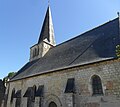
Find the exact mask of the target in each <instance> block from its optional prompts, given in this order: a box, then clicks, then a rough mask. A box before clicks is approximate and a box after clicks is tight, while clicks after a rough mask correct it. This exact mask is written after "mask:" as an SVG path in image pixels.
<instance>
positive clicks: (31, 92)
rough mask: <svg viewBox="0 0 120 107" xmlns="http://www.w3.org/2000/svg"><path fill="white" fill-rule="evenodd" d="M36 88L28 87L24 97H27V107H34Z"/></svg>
mask: <svg viewBox="0 0 120 107" xmlns="http://www.w3.org/2000/svg"><path fill="white" fill-rule="evenodd" d="M35 93H36V86H35V85H34V86H33V87H28V89H27V90H26V92H25V94H24V96H23V97H27V107H34V103H35Z"/></svg>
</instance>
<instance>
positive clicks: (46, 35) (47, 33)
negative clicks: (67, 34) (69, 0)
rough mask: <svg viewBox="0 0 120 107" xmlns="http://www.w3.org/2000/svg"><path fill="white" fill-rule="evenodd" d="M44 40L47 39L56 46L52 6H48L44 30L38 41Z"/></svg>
mask: <svg viewBox="0 0 120 107" xmlns="http://www.w3.org/2000/svg"><path fill="white" fill-rule="evenodd" d="M42 41H45V42H47V43H49V44H50V45H53V46H55V39H54V28H53V22H52V15H51V10H50V6H48V8H47V12H46V15H45V19H44V22H43V26H42V30H41V33H40V37H39V40H38V43H41V42H42Z"/></svg>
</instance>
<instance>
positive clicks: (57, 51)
mask: <svg viewBox="0 0 120 107" xmlns="http://www.w3.org/2000/svg"><path fill="white" fill-rule="evenodd" d="M119 40H120V39H119V18H116V19H114V20H112V21H109V22H107V23H105V24H103V25H101V26H99V27H97V28H94V29H92V30H90V31H88V32H85V33H83V34H81V35H79V36H77V37H75V38H73V39H71V40H68V41H66V42H64V43H62V44H59V45H57V46H55V47H54V48H52V49H50V50H49V51H48V53H47V54H46V55H45V56H44V57H42V58H40V59H38V60H37V61H36V62H34V63H33V62H29V63H30V64H31V65H30V66H27V65H26V66H25V67H23V68H22V69H21V70H20V71H18V74H16V76H15V77H14V78H13V79H12V80H17V79H21V78H26V77H29V76H33V75H37V74H42V73H46V72H51V71H55V70H58V69H61V68H64V67H66V68H67V67H71V66H75V65H84V64H89V63H94V62H98V61H104V60H108V59H113V58H116V52H115V50H116V45H117V44H118V43H119ZM24 68H25V69H24Z"/></svg>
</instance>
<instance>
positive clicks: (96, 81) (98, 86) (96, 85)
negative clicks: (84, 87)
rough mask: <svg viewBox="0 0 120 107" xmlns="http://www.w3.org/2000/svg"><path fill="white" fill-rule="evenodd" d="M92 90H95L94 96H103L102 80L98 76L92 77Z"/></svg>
mask: <svg viewBox="0 0 120 107" xmlns="http://www.w3.org/2000/svg"><path fill="white" fill-rule="evenodd" d="M92 89H93V95H102V94H103V89H102V83H101V79H100V77H99V76H97V75H94V76H93V77H92Z"/></svg>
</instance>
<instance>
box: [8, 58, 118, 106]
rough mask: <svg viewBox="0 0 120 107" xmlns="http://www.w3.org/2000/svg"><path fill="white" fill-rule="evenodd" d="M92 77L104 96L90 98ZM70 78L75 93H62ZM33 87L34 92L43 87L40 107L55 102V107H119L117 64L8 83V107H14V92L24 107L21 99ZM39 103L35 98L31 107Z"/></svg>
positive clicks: (104, 64)
mask: <svg viewBox="0 0 120 107" xmlns="http://www.w3.org/2000/svg"><path fill="white" fill-rule="evenodd" d="M93 75H98V76H99V77H100V78H101V81H102V88H103V93H104V95H101V96H99V95H98V96H93V95H92V94H93V92H92V83H91V77H92V76H93ZM69 78H75V89H76V92H75V93H64V92H65V87H66V84H67V80H68V79H69ZM34 85H36V86H37V88H38V86H39V85H44V95H43V97H42V98H41V101H42V103H41V104H42V106H41V107H48V105H49V103H50V102H51V101H54V102H55V103H56V104H57V107H113V106H114V107H120V60H110V61H104V62H99V63H94V64H90V65H84V66H78V67H74V68H70V69H64V70H61V71H56V72H52V73H47V74H42V75H38V76H35V77H31V78H26V79H22V80H18V81H13V82H10V90H9V95H8V102H7V107H15V101H16V99H15V98H14V99H13V102H12V103H11V102H10V100H11V93H12V90H13V88H15V90H16V91H17V90H22V93H21V95H22V97H21V107H26V105H27V98H26V97H23V95H24V94H25V92H26V90H27V89H28V87H32V86H34ZM39 102H40V98H39V97H36V98H35V101H34V107H39Z"/></svg>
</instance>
